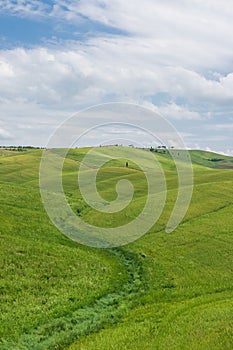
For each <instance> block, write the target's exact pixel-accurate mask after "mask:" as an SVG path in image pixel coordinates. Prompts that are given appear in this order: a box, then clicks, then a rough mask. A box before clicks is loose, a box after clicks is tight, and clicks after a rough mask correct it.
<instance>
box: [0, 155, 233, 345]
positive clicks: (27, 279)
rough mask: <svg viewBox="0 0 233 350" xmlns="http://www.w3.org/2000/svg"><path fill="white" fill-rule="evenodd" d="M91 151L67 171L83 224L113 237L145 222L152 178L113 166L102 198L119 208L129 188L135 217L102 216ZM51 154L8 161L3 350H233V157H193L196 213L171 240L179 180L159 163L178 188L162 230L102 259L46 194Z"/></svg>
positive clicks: (0, 189)
mask: <svg viewBox="0 0 233 350" xmlns="http://www.w3.org/2000/svg"><path fill="white" fill-rule="evenodd" d="M58 152H59V150H58ZM86 152H87V149H72V150H70V151H69V154H68V157H67V159H66V161H65V163H64V169H63V186H64V190H65V193H66V197H67V200H68V202H69V203H70V206H71V208H72V209H73V211H74V212H75V214H76V215H78V216H80V217H82V218H83V220H86V221H87V222H90V223H92V224H95V225H97V226H101V227H113V226H118V225H120V224H124V223H127V222H129V221H130V220H133V219H134V218H135V216H137V215H138V213H139V212H140V211H141V209H142V208H143V206H144V205H145V199H146V194H147V191H146V184H145V176H144V174H143V173H142V172H141V171H140V169H139V168H138V167H137V166H136V165H135V164H129V168H126V167H125V160H124V159H122V161H121V160H118V161H109V162H107V163H106V164H105V166H104V167H103V168H101V170H100V171H99V173H98V177H97V188H98V190H99V193H100V194H101V195H102V197H103V198H104V199H106V200H114V199H115V198H116V191H115V186H116V183H117V182H118V180H119V179H122V178H126V179H128V180H130V181H131V182H132V184H133V185H134V189H135V194H134V198H133V201H132V203H131V204H130V205H129V206H128V207H127V208H126V210H124V211H122V212H120V213H114V214H107V215H106V214H105V215H104V214H101V213H100V212H98V211H96V210H93V209H91V208H89V207H88V206H87V205H86V203H85V202H84V200H83V199H82V198H81V195H80V191H79V189H78V188H77V171H78V169H79V166H80V162H81V161H82V159H83V157H84V155H85V153H86ZM97 152H98V150H97ZM179 152H182V151H179ZM41 154H42V151H41V150H27V151H25V152H17V151H14V152H10V151H6V150H1V152H0V220H1V225H0V234H1V236H0V242H1V250H0V264H1V269H0V271H1V272H0V273H1V282H0V295H1V318H0V339H1V341H0V344H1V345H0V349H2V350H8V349H12V350H18V349H22V350H23V349H25V350H27V349H28V350H29V349H30V350H31V349H33V350H45V349H48V350H52V349H69V350H79V349H82V350H84V349H85V350H92V349H95V350H109V349H115V350H125V349H127V350H131V349H132V350H134V349H138V350H139V349H140V350H141V349H143V348H144V349H148V350H156V349H158V350H163V349H167V348H170V349H172V350H173V349H174V350H176V349H177V350H178V349H179V350H180V349H181V350H182V349H193V350H194V349H195V350H196V349H198V350H199V349H201V350H202V349H203V350H206V349H207V350H215V349H216V350H217V349H219V350H220V349H221V350H223V349H224V350H228V349H229V350H231V349H232V347H233V317H232V315H233V278H232V277H233V215H232V211H233V169H232V167H233V158H231V157H226V156H222V155H217V154H213V153H209V152H202V151H190V155H191V159H192V162H193V170H194V191H193V198H192V202H191V205H190V207H189V209H188V212H187V214H186V216H185V218H184V219H183V221H182V223H181V224H180V226H179V227H178V228H177V229H176V230H175V231H174V232H173V233H171V234H166V233H165V226H166V223H167V220H168V217H169V216H170V213H171V210H172V208H173V206H174V203H175V201H176V195H177V184H178V181H177V175H176V171H175V166H174V163H173V161H172V159H171V157H170V156H169V155H167V154H166V153H164V154H162V153H161V154H160V153H154V156H155V157H157V159H158V160H159V161H160V164H161V165H162V166H163V169H164V172H165V174H166V180H167V188H168V191H167V201H166V205H165V208H164V211H163V213H162V215H161V217H160V219H159V220H158V222H157V223H156V224H155V225H154V226H153V227H152V229H151V230H150V231H149V232H148V233H147V234H146V235H145V236H143V237H142V238H140V239H139V240H137V241H135V242H134V243H131V244H128V245H127V246H124V247H120V248H114V249H95V248H89V247H85V246H82V245H80V244H78V243H75V242H73V241H71V240H69V239H68V238H66V237H65V236H64V235H62V234H61V233H60V232H59V231H58V230H57V229H56V228H55V227H54V226H53V225H52V223H51V222H50V220H49V218H48V216H47V214H46V212H45V210H44V208H43V205H42V202H41V197H40V192H39V164H40V158H41ZM88 171H90V169H89V170H88V168H87V176H88Z"/></svg>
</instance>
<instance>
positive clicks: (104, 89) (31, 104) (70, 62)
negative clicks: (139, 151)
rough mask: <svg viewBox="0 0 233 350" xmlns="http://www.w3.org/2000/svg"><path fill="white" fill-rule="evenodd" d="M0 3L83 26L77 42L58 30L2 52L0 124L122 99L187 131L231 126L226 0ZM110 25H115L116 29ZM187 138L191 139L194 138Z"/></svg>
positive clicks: (232, 42)
mask: <svg viewBox="0 0 233 350" xmlns="http://www.w3.org/2000/svg"><path fill="white" fill-rule="evenodd" d="M0 11H1V12H2V13H3V14H4V13H5V14H7V15H11V16H18V17H25V18H26V17H27V18H31V19H32V20H34V21H41V23H42V24H43V21H47V20H50V21H52V22H53V23H54V26H62V28H65V26H66V24H70V23H72V25H74V26H76V27H77V31H78V28H80V26H82V30H83V36H82V38H81V40H66V41H62V40H59V30H58V37H57V38H52V40H51V38H47V40H46V41H44V44H43V45H41V43H40V44H39V43H38V44H35V45H33V47H30V48H28V47H24V45H20V47H15V48H13V49H11V50H5V49H2V50H1V51H0V101H1V112H0V117H1V119H2V122H4V125H6V122H7V118H10V119H11V120H15V122H16V123H17V125H18V124H19V125H21V128H22V125H25V130H26V126H27V123H28V119H30V118H31V120H33V118H38V115H40V113H41V111H43V112H44V115H52V114H53V113H54V114H55V115H54V119H53V120H54V124H56V123H59V122H60V121H61V115H63V116H65V115H66V116H67V115H68V113H70V112H73V111H76V110H78V109H79V108H81V107H84V106H88V105H92V104H95V103H102V102H108V101H122V100H123V101H133V102H137V103H141V104H143V105H148V106H149V107H150V108H155V109H156V110H157V111H158V112H160V113H162V114H163V115H164V116H165V117H166V118H168V119H169V120H171V121H173V122H174V123H175V125H176V126H177V127H178V128H181V132H185V131H187V132H186V134H187V135H191V134H193V133H197V125H198V124H197V123H199V125H200V124H201V123H208V125H209V129H208V132H209V133H210V132H212V133H214V132H216V131H217V126H218V125H221V124H223V125H227V124H229V120H230V118H231V117H232V111H231V110H232V107H233V63H232V62H233V38H232V36H231V35H230V33H231V32H232V31H233V22H232V15H233V7H232V6H230V4H229V1H226V0H224V1H222V2H221V3H219V2H218V1H216V0H211V1H205V2H202V1H199V0H192V1H185V0H178V1H176V2H174V1H170V0H165V1H162V0H158V1H152V0H145V1H143V2H141V1H138V0H134V1H128V2H125V1H124V2H123V1H122V0H115V1H114V2H112V1H109V0H102V1H99V0H90V1H84V0H80V1H77V0H75V1H68V0H57V1H55V2H54V3H53V5H52V4H51V5H49V4H48V2H46V3H45V2H43V1H37V0H28V1H27V0H18V1H14V2H13V1H11V0H5V1H2V2H1V4H0ZM100 25H101V26H102V27H101V30H99V28H100V27H99V26H100ZM85 28H86V32H85ZM90 28H92V29H91V30H90ZM103 28H104V29H103ZM112 28H114V29H115V30H117V32H116V33H114V34H113V33H112ZM95 29H96V30H95ZM11 104H13V106H14V107H15V108H12V107H11V108H10V107H9V105H11ZM25 105H27V108H25ZM23 108H25V109H24V110H23ZM6 111H8V112H7V113H9V114H8V115H6ZM53 111H54V112H53ZM55 111H60V112H57V113H55ZM23 112H25V115H23ZM19 118H21V119H20V122H18V121H19ZM181 121H185V123H186V124H185V127H186V128H187V129H186V130H182V125H181ZM151 122H153V121H151ZM187 122H188V123H189V124H187ZM32 124H35V123H34V122H32ZM195 128H196V131H195ZM199 129H200V128H199ZM225 129H227V127H226V128H225ZM218 130H219V129H218ZM222 132H224V128H222ZM26 135H28V134H27V132H26V131H25V137H26ZM195 135H196V136H195V137H196V138H198V135H197V134H195ZM199 137H200V142H199V144H200V145H201V147H205V146H208V145H206V144H205V141H204V139H203V138H204V136H203V134H202V133H201V132H200V133H199ZM30 140H31V139H30ZM21 141H22V140H19V142H21ZM187 142H188V143H189V145H191V144H193V141H192V140H191V137H188V136H187ZM228 142H229V143H230V142H232V141H230V140H228ZM210 146H211V147H213V145H210ZM219 147H222V145H221V144H220V143H219ZM231 147H232V144H229V145H228V148H231Z"/></svg>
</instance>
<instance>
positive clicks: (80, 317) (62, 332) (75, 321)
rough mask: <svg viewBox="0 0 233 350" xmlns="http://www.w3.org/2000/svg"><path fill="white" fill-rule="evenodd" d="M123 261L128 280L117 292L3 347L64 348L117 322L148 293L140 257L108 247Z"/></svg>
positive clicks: (10, 349) (28, 349)
mask: <svg viewBox="0 0 233 350" xmlns="http://www.w3.org/2000/svg"><path fill="white" fill-rule="evenodd" d="M107 252H108V253H110V254H112V255H113V256H114V257H115V258H116V259H118V260H120V262H121V263H122V268H124V269H125V271H126V272H127V276H128V279H127V281H126V282H125V283H124V284H123V285H121V286H120V287H119V288H120V289H118V290H116V291H114V292H112V293H109V294H106V295H104V296H102V297H101V298H100V299H98V300H96V301H95V302H94V303H92V304H90V305H86V306H83V307H82V308H79V309H77V310H75V311H74V312H73V313H72V314H69V315H66V316H63V317H59V318H56V319H53V320H52V321H50V323H48V324H44V325H41V326H40V327H38V328H37V329H34V330H33V331H31V332H29V333H27V334H23V335H22V336H21V338H20V339H19V340H18V342H17V343H10V342H7V343H5V344H4V345H3V348H1V350H32V349H33V350H45V349H46V350H47V349H49V350H55V349H56V350H61V349H64V348H66V347H68V346H69V345H71V344H72V343H74V342H76V341H78V339H79V338H80V337H81V336H87V335H89V334H91V333H95V332H98V331H99V330H101V329H103V328H104V327H109V325H111V324H115V323H117V322H118V321H119V319H120V318H121V317H122V316H123V315H124V313H125V311H126V310H128V309H130V308H132V307H133V306H134V305H135V299H136V298H137V297H138V296H139V295H141V294H143V293H145V289H146V278H145V273H144V271H143V268H142V264H141V262H140V259H139V257H138V256H137V255H136V254H134V253H132V252H129V251H126V250H123V249H122V248H115V249H111V250H110V249H109V250H107Z"/></svg>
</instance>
